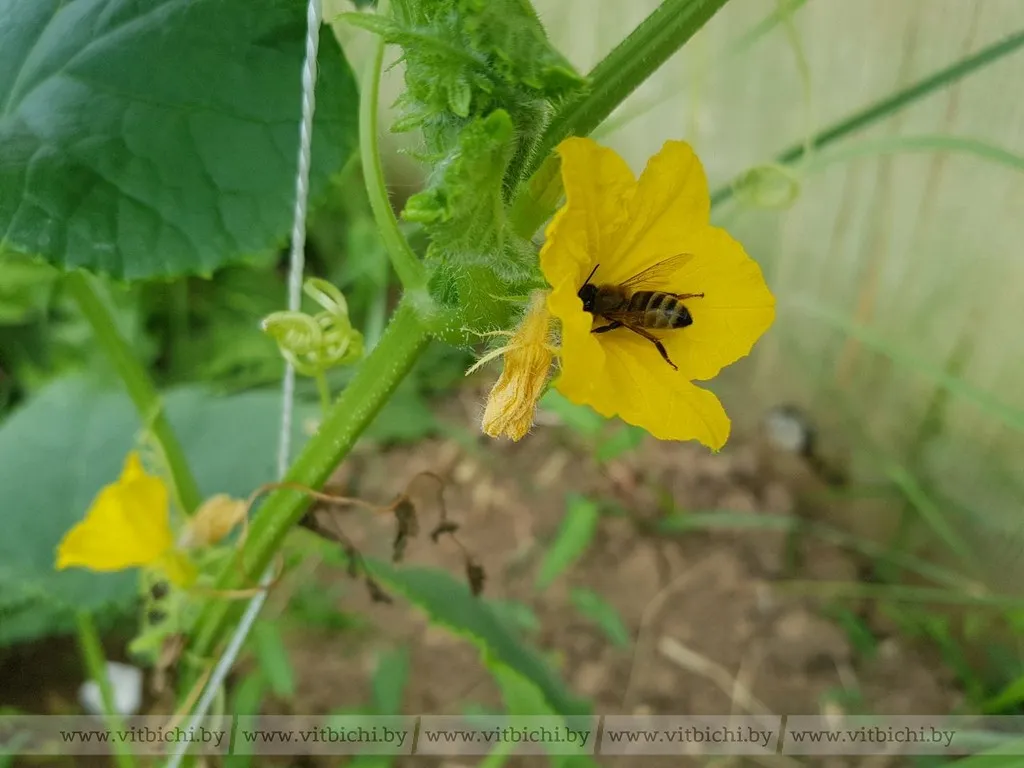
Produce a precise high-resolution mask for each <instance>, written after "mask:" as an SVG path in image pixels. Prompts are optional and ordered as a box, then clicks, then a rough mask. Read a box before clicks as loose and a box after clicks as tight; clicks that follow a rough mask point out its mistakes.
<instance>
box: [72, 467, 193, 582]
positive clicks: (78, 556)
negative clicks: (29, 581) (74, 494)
mask: <svg viewBox="0 0 1024 768" xmlns="http://www.w3.org/2000/svg"><path fill="white" fill-rule="evenodd" d="M172 545H173V538H172V534H171V528H170V522H169V510H168V506H167V488H166V487H165V486H164V483H163V481H162V480H160V478H158V477H154V476H153V475H147V474H146V472H145V470H143V468H142V464H141V462H140V461H139V457H138V455H137V454H136V453H135V452H132V453H130V454H129V455H128V458H127V460H126V461H125V464H124V469H123V470H122V472H121V477H120V478H118V480H117V482H116V483H112V484H110V485H108V486H106V487H104V488H103V489H102V490H101V491H100V492H99V494H98V495H97V496H96V499H95V500H94V501H93V503H92V506H91V507H90V508H89V511H88V512H87V513H86V516H85V519H84V520H82V522H80V523H78V524H77V525H76V526H75V527H74V528H72V529H71V530H70V531H68V533H67V534H66V535H65V536H64V539H63V540H62V541H61V543H60V545H59V546H58V548H57V569H58V570H60V569H63V568H68V567H70V566H81V567H83V568H89V569H90V570H93V571H118V570H121V569H123V568H131V567H134V566H141V565H149V564H151V563H153V562H155V561H157V560H158V559H160V558H161V557H162V556H163V555H164V554H165V553H166V552H168V551H169V550H170V549H171V547H172Z"/></svg>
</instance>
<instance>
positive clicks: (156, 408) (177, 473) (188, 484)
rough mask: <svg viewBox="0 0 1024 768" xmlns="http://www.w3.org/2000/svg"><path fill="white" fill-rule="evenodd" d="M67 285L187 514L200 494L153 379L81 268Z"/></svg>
mask: <svg viewBox="0 0 1024 768" xmlns="http://www.w3.org/2000/svg"><path fill="white" fill-rule="evenodd" d="M67 287H68V289H69V290H70V292H71V295H72V296H73V297H74V299H75V301H76V302H77V303H78V307H79V308H80V309H81V310H82V314H83V315H85V319H86V320H88V321H89V325H90V326H92V330H93V333H94V334H95V335H96V340H97V341H98V342H99V343H100V346H101V347H102V348H103V351H104V353H105V354H106V356H107V358H108V359H109V360H110V363H111V365H113V366H114V370H115V371H116V372H117V375H118V376H120V377H121V381H122V382H123V383H124V387H125V389H126V390H128V396H129V397H131V399H132V402H133V403H134V404H135V409H136V410H137V411H138V412H139V417H140V418H141V420H142V423H143V426H144V427H145V428H146V429H148V430H149V432H150V433H151V434H152V435H153V436H154V437H155V438H156V441H157V443H159V445H160V450H161V451H162V452H163V455H164V460H165V461H166V462H167V469H168V471H169V472H170V476H171V484H172V485H173V487H174V493H175V496H176V498H177V500H178V503H179V504H180V505H181V508H182V509H183V510H184V511H185V512H186V513H187V514H191V513H192V512H193V511H195V509H196V508H197V507H198V506H199V502H200V501H201V500H202V497H201V496H200V495H199V487H198V486H197V485H196V481H195V477H193V475H192V471H191V470H190V469H189V467H188V461H187V460H186V459H185V451H184V450H182V447H181V443H179V442H178V437H177V435H175V434H174V430H172V429H171V425H170V423H169V422H168V421H167V416H166V415H165V414H164V409H163V403H162V402H161V400H160V395H159V393H157V391H156V387H155V386H154V384H153V381H152V380H151V379H150V378H149V374H148V373H146V369H145V368H144V367H143V365H142V364H141V363H140V362H139V360H138V358H137V357H136V356H135V353H134V352H133V351H132V349H131V347H130V346H129V345H128V342H127V341H126V340H125V339H124V337H122V336H121V333H120V332H119V331H118V329H117V325H116V324H115V323H114V318H113V316H112V315H111V314H110V310H109V309H108V308H107V305H106V303H105V302H104V301H103V299H102V298H100V296H99V294H98V293H97V291H96V283H95V281H94V279H93V278H92V277H91V276H90V275H88V274H86V273H85V272H71V273H69V274H68V275H67Z"/></svg>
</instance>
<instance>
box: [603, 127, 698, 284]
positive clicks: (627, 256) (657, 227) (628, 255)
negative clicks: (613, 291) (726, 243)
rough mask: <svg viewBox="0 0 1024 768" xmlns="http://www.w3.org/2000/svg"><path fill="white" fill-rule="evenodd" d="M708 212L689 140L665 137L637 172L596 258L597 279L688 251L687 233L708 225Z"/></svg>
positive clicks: (619, 278)
mask: <svg viewBox="0 0 1024 768" xmlns="http://www.w3.org/2000/svg"><path fill="white" fill-rule="evenodd" d="M710 216H711V199H710V197H709V195H708V180H707V177H706V176H705V175H704V168H703V166H701V164H700V160H698V159H697V156H696V155H695V154H694V153H693V150H692V149H691V148H690V145H689V144H686V143H685V142H682V141H666V142H665V145H664V146H663V147H662V149H661V151H660V152H659V153H658V154H656V155H655V156H654V157H652V158H651V159H650V160H649V161H648V163H647V167H646V168H645V169H644V172H643V173H642V174H640V181H639V182H638V184H637V186H636V191H635V192H634V194H633V195H631V196H630V198H629V202H628V205H627V211H626V216H625V218H624V221H625V227H624V229H623V231H621V232H619V233H618V237H617V238H616V240H617V242H616V248H615V250H614V251H613V252H611V253H610V254H608V257H607V258H606V257H605V256H602V257H601V258H602V259H604V260H606V261H607V262H608V264H607V265H604V264H602V270H601V275H602V280H604V281H606V282H609V283H622V282H625V281H626V280H627V279H629V278H630V277H632V276H633V275H635V274H638V273H639V272H642V271H643V270H645V269H647V268H648V267H650V266H652V265H653V264H656V263H657V262H659V261H662V260H664V259H667V258H668V257H670V256H675V255H677V254H680V253H693V252H694V251H693V238H694V236H695V235H699V233H700V232H701V231H702V230H703V229H705V228H706V227H707V226H708V222H709V220H710ZM621 220H623V219H620V221H621ZM606 269H607V271H605V270H606ZM680 292H682V291H680Z"/></svg>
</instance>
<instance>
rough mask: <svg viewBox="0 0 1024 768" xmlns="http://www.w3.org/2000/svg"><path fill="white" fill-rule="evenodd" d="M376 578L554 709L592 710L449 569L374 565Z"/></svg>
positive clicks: (580, 712) (566, 711)
mask: <svg viewBox="0 0 1024 768" xmlns="http://www.w3.org/2000/svg"><path fill="white" fill-rule="evenodd" d="M370 565H371V568H372V570H373V575H374V576H375V577H376V578H378V579H379V580H380V581H381V582H382V583H383V584H384V585H386V586H388V587H390V588H391V589H393V590H395V591H397V592H400V593H401V594H402V595H403V596H404V597H405V598H406V599H407V600H408V601H409V602H411V603H412V604H413V605H415V606H416V607H418V608H420V609H422V610H423V611H425V612H426V613H427V616H428V618H429V619H430V621H431V622H432V623H434V624H437V625H440V626H443V627H445V628H447V629H448V630H450V631H452V632H454V633H455V634H457V635H459V636H460V637H464V638H465V639H467V640H469V641H470V642H472V643H473V644H474V645H475V646H476V647H477V648H479V649H480V654H481V657H482V658H483V661H484V663H485V664H486V665H487V666H488V668H490V669H491V670H492V671H495V673H497V672H496V671H497V670H508V671H510V672H511V673H512V674H514V675H516V676H518V677H519V678H522V679H523V681H524V682H527V683H529V684H530V685H532V686H533V687H535V688H536V689H537V691H538V692H539V694H540V695H541V696H542V697H543V698H544V700H545V701H546V702H547V704H548V706H550V708H551V710H552V711H553V712H555V713H557V714H562V715H584V714H588V713H589V707H588V706H587V704H586V703H585V702H583V701H581V700H580V699H577V698H575V697H573V696H572V694H571V693H570V692H569V691H568V690H567V689H566V688H565V686H564V685H563V683H562V682H561V680H559V679H558V676H557V675H556V674H555V673H554V671H553V670H552V669H551V668H550V667H549V666H548V665H547V664H546V663H545V662H544V661H543V660H542V659H541V658H540V657H539V656H538V655H537V654H536V652H534V651H533V650H532V649H531V648H530V647H529V646H527V645H525V644H524V643H523V642H522V641H521V640H520V639H519V638H517V637H516V635H515V634H513V632H512V631H511V630H510V629H509V627H508V626H507V625H506V624H505V622H504V621H502V619H501V618H499V616H498V615H497V614H496V613H495V612H494V609H493V608H491V606H490V605H488V604H487V603H486V602H485V601H483V600H481V599H480V598H478V597H475V596H474V595H473V594H472V593H471V592H470V591H469V587H468V586H466V584H465V583H464V582H462V581H459V580H457V579H455V578H454V577H452V576H451V575H450V574H448V573H447V572H445V571H441V570H438V569H435V568H396V567H395V566H392V565H390V564H388V563H384V562H381V561H379V560H373V561H370Z"/></svg>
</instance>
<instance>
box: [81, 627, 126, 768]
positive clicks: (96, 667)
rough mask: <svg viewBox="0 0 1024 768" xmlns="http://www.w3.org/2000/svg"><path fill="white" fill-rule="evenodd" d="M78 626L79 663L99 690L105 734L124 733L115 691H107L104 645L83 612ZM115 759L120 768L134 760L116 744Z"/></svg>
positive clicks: (124, 746)
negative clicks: (80, 656) (106, 732)
mask: <svg viewBox="0 0 1024 768" xmlns="http://www.w3.org/2000/svg"><path fill="white" fill-rule="evenodd" d="M75 618H76V621H77V624H78V647H79V650H80V651H81V652H82V661H83V662H84V663H85V669H86V671H87V672H88V673H89V678H90V679H92V680H94V681H95V682H96V685H98V686H99V689H100V699H101V700H102V701H103V719H104V721H105V722H106V725H107V730H108V731H110V732H111V733H116V732H118V731H123V730H124V721H123V720H122V718H121V714H120V713H119V712H118V711H117V708H116V707H115V704H114V691H113V689H112V688H111V687H110V678H109V677H108V676H107V659H106V656H105V654H104V653H103V644H102V643H101V642H100V636H99V633H98V632H97V631H96V625H95V624H93V621H92V617H90V616H89V614H88V613H85V612H84V611H79V612H78V613H77V614H76V616H75ZM114 756H115V760H116V762H117V764H118V766H120V768H133V766H134V765H135V760H134V758H132V753H131V750H129V749H128V745H127V744H125V743H123V742H119V741H115V742H114Z"/></svg>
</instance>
